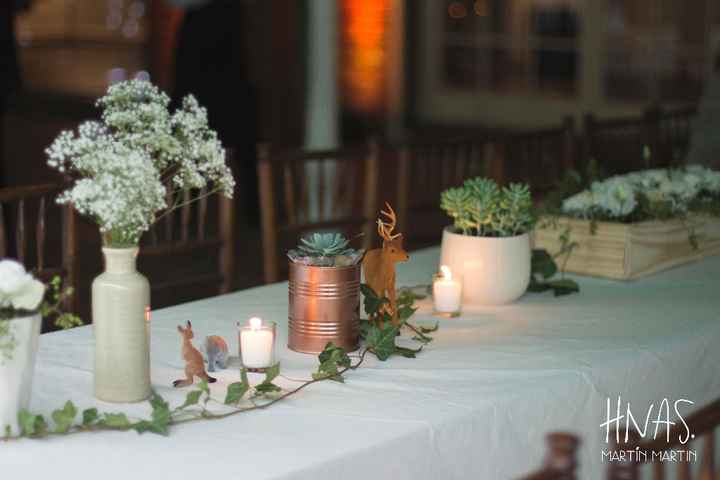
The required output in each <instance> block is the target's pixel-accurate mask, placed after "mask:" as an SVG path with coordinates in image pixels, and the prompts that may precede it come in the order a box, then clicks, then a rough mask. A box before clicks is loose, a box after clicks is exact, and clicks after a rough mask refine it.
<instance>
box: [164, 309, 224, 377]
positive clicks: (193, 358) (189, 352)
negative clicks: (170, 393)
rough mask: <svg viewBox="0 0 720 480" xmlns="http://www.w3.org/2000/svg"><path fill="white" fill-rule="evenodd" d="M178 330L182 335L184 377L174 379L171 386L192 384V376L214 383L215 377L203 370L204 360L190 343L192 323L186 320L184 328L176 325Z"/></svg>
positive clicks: (192, 335) (192, 336)
mask: <svg viewBox="0 0 720 480" xmlns="http://www.w3.org/2000/svg"><path fill="white" fill-rule="evenodd" d="M177 328H178V332H180V335H181V336H182V358H183V360H185V377H186V378H185V379H184V380H182V379H181V380H175V381H174V382H173V387H187V386H188V385H192V383H193V379H194V377H199V378H201V379H203V380H207V382H208V383H214V382H216V381H217V379H215V378H213V377H211V376H210V375H208V374H207V372H206V371H205V362H204V361H203V356H202V353H200V351H199V350H198V349H197V348H195V347H194V346H193V344H192V341H191V340H192V339H193V338H194V337H195V335H194V334H193V330H192V324H191V323H190V322H189V321H188V322H187V325H186V327H185V328H183V327H182V326H181V325H178V327H177Z"/></svg>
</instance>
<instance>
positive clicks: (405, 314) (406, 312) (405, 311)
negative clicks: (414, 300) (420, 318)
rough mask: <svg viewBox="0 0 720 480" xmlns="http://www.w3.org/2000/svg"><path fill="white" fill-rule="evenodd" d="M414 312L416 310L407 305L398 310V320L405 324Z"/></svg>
mask: <svg viewBox="0 0 720 480" xmlns="http://www.w3.org/2000/svg"><path fill="white" fill-rule="evenodd" d="M416 311H417V308H413V307H412V306H409V305H404V306H402V307H400V308H398V318H399V319H400V321H401V322H405V321H406V320H407V319H408V318H410V317H412V316H413V315H414V314H415V312H416Z"/></svg>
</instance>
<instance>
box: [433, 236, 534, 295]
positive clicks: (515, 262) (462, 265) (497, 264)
mask: <svg viewBox="0 0 720 480" xmlns="http://www.w3.org/2000/svg"><path fill="white" fill-rule="evenodd" d="M441 250H442V253H441V260H440V264H441V265H447V266H448V267H450V269H451V270H452V272H453V275H462V281H463V303H464V304H465V305H502V304H506V303H510V302H512V301H514V300H517V299H518V298H520V297H521V296H522V294H523V293H525V290H527V287H528V284H529V283H530V258H531V255H530V236H529V235H528V234H527V233H526V234H523V235H518V236H515V237H505V238H495V237H475V236H472V235H462V234H458V233H453V232H452V231H450V227H448V228H446V229H445V230H444V231H443V238H442V249H441Z"/></svg>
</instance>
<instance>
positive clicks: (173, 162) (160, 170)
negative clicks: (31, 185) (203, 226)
mask: <svg viewBox="0 0 720 480" xmlns="http://www.w3.org/2000/svg"><path fill="white" fill-rule="evenodd" d="M169 104H170V98H169V97H168V96H167V95H166V94H165V93H163V92H161V91H160V90H159V89H158V88H157V87H155V86H154V85H152V84H151V83H149V82H147V81H143V80H130V81H127V82H121V83H117V84H115V85H113V86H111V87H110V88H109V89H108V92H107V95H106V96H104V97H103V98H101V99H99V100H98V102H97V106H98V107H99V108H100V109H101V110H102V118H101V120H102V121H100V122H97V121H89V122H85V123H83V124H82V125H80V127H79V128H78V131H77V133H74V132H70V131H64V132H62V133H61V134H60V135H59V136H58V137H57V139H56V140H55V141H54V142H53V144H52V145H51V146H50V147H49V148H48V149H47V151H46V153H47V155H48V165H50V166H51V167H52V168H55V169H57V170H58V171H60V172H62V173H66V174H69V175H70V176H71V177H72V178H73V179H74V184H73V185H72V187H71V188H70V189H69V190H67V191H65V192H64V193H62V194H61V195H60V197H59V198H58V203H61V204H64V203H70V204H72V205H73V206H74V207H75V208H76V209H77V210H78V212H80V213H81V214H83V215H86V216H88V217H90V218H91V219H93V220H94V221H95V222H97V224H98V225H99V227H100V231H101V233H102V236H103V243H104V245H105V246H107V247H114V248H123V247H132V246H135V245H137V244H138V242H139V240H140V237H141V235H142V234H143V233H144V232H146V231H147V230H148V229H150V227H151V226H152V225H153V223H155V222H156V221H157V220H158V219H159V218H161V217H162V216H164V215H167V214H168V213H170V212H171V211H173V210H175V209H177V208H180V207H181V206H183V205H185V204H186V203H188V202H193V201H195V200H198V199H200V198H201V196H208V195H212V194H214V193H220V194H222V195H225V196H227V197H232V194H233V189H234V186H235V181H234V180H233V177H232V174H231V172H230V169H229V167H228V166H227V164H226V163H225V150H224V149H223V147H222V145H221V144H220V141H219V139H218V137H217V134H216V133H215V132H214V131H213V130H211V129H210V127H209V126H208V119H207V112H206V110H205V109H204V108H203V107H201V106H200V105H199V104H198V102H197V100H196V99H195V98H194V97H193V96H191V95H189V96H187V97H186V98H185V99H184V100H183V102H182V105H181V107H180V108H179V109H178V110H177V111H175V112H172V113H171V112H170V111H169V109H168V107H169ZM185 192H189V193H190V196H189V200H187V199H185V200H183V198H186V196H185V195H184V194H185Z"/></svg>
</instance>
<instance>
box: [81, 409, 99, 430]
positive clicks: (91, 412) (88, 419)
mask: <svg viewBox="0 0 720 480" xmlns="http://www.w3.org/2000/svg"><path fill="white" fill-rule="evenodd" d="M98 418H99V417H98V410H97V408H88V409H86V410H83V413H82V424H83V427H89V426H91V425H92V424H93V423H95V422H96V421H97V420H98Z"/></svg>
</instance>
